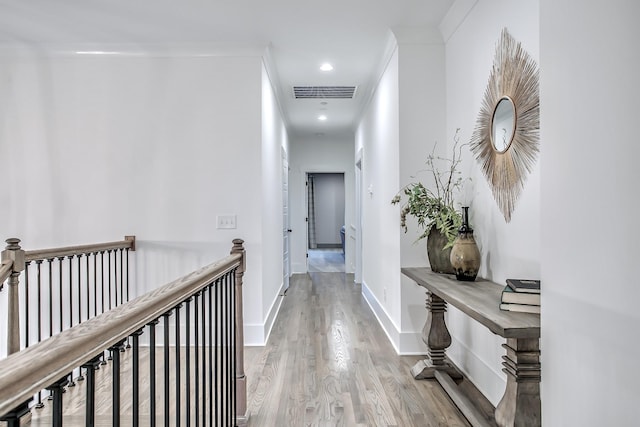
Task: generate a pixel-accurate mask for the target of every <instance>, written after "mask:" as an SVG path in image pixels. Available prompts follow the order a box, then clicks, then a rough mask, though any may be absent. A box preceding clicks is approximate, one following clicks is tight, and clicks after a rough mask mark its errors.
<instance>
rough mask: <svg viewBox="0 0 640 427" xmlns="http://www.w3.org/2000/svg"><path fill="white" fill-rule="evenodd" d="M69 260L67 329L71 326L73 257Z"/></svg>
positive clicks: (70, 256)
mask: <svg viewBox="0 0 640 427" xmlns="http://www.w3.org/2000/svg"><path fill="white" fill-rule="evenodd" d="M67 258H68V259H69V328H71V327H72V326H73V265H72V263H73V255H69V256H68V257H67Z"/></svg>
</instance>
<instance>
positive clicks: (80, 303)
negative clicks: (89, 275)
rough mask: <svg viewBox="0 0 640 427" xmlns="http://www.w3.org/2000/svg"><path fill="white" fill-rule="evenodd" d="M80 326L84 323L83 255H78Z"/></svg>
mask: <svg viewBox="0 0 640 427" xmlns="http://www.w3.org/2000/svg"><path fill="white" fill-rule="evenodd" d="M77 256H78V260H77V263H78V325H79V324H80V323H82V279H81V277H82V272H81V269H82V254H78V255H77Z"/></svg>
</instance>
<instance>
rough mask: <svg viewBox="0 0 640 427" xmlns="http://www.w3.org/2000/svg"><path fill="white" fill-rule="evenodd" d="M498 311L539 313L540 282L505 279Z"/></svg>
mask: <svg viewBox="0 0 640 427" xmlns="http://www.w3.org/2000/svg"><path fill="white" fill-rule="evenodd" d="M500 309H501V310H508V311H520V312H524V313H540V280H528V279H507V286H505V287H504V290H503V291H502V300H501V302H500Z"/></svg>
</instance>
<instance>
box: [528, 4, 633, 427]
mask: <svg viewBox="0 0 640 427" xmlns="http://www.w3.org/2000/svg"><path fill="white" fill-rule="evenodd" d="M638 18H640V3H638V2H633V1H625V0H613V1H609V2H581V1H578V0H560V1H556V0H540V28H541V31H540V53H541V59H540V65H541V69H542V73H541V102H542V107H543V108H542V117H541V126H542V129H541V130H542V135H541V138H542V140H543V144H544V145H543V151H542V159H541V160H542V161H541V165H542V173H541V176H542V179H541V195H542V197H541V202H542V205H541V223H542V227H541V232H542V238H541V240H542V245H541V251H540V252H541V264H542V281H543V282H542V283H543V284H544V288H543V289H542V294H541V297H542V356H541V359H542V399H543V406H542V416H543V425H547V426H585V427H599V426H632V425H637V424H638V402H640V370H639V369H638V365H637V361H638V360H640V342H638V339H637V337H638V326H639V325H640V314H639V311H638V300H640V287H639V286H638V274H637V272H638V258H639V257H640V248H639V247H638V245H637V236H638V228H637V222H638V208H639V206H640V204H639V202H638V183H639V182H640V168H638V159H639V158H640V145H639V144H638V119H637V116H638V114H637V99H638V98H639V97H640V86H639V85H638V76H640V49H639V48H638V40H640V26H638ZM568 396H571V398H570V399H569V398H568Z"/></svg>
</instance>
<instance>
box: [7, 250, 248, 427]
mask: <svg viewBox="0 0 640 427" xmlns="http://www.w3.org/2000/svg"><path fill="white" fill-rule="evenodd" d="M233 243H234V245H233V248H232V250H231V255H229V256H228V257H226V258H224V259H222V260H219V261H217V262H214V263H212V264H210V265H208V266H206V267H203V268H201V269H199V270H196V271H194V272H192V273H190V274H188V275H186V276H183V277H181V278H179V279H177V280H175V281H173V282H170V283H168V284H167V285H165V286H163V287H161V288H158V289H156V290H154V291H151V292H149V293H147V294H144V295H142V296H140V297H137V298H135V299H133V300H131V301H129V302H125V303H123V304H122V305H119V306H117V307H115V308H113V309H112V310H109V311H105V312H104V313H101V314H98V315H97V316H95V317H92V318H90V319H88V320H86V321H84V322H81V323H78V324H76V325H74V326H73V327H71V328H69V329H66V330H64V331H62V332H60V333H58V334H55V335H52V336H50V337H48V338H47V339H44V340H43V341H41V342H39V343H37V344H35V345H32V346H30V347H28V348H26V349H24V350H22V351H19V352H16V353H13V354H11V355H9V356H8V357H7V358H6V359H4V360H0V420H3V421H6V422H7V425H8V427H17V426H19V424H20V417H21V416H22V415H24V414H25V413H26V412H28V411H29V407H30V405H31V400H32V399H33V397H34V396H35V395H37V394H38V393H39V391H40V390H43V389H48V390H50V391H51V393H52V399H53V410H52V420H51V423H52V425H53V426H61V425H62V420H63V408H64V405H63V392H64V389H65V387H66V386H67V384H68V381H69V377H70V374H71V373H72V372H74V370H76V369H79V368H82V369H85V373H86V376H87V381H85V385H86V395H85V405H84V406H85V410H86V413H85V417H86V425H93V424H94V420H95V409H96V384H95V370H96V369H98V366H99V364H100V358H101V355H102V354H103V353H104V352H105V351H109V352H110V353H111V355H112V357H113V362H112V366H111V367H112V394H111V402H110V404H111V408H112V416H111V417H112V420H111V425H113V426H114V427H117V426H119V425H120V423H121V419H122V417H123V416H124V415H123V414H122V413H121V410H120V409H121V406H120V391H121V383H122V380H124V381H127V382H130V383H131V384H132V385H133V389H132V391H131V393H132V394H131V396H129V397H128V398H130V399H131V402H132V405H131V407H132V408H133V413H131V414H127V415H126V416H127V417H128V416H131V417H132V425H134V426H135V425H139V424H140V420H141V418H144V417H147V418H149V420H150V422H151V425H156V418H157V417H159V416H161V417H164V425H165V426H168V425H176V426H179V425H183V424H185V425H190V424H191V423H192V422H195V423H194V424H195V425H202V426H206V425H209V426H214V425H224V426H227V425H246V423H247V419H248V414H247V411H246V406H247V405H246V378H245V375H244V345H243V342H244V338H243V333H242V331H243V316H242V310H243V309H242V281H243V275H244V271H245V251H244V248H243V246H242V244H243V241H242V240H240V239H236V240H234V241H233ZM4 259H5V258H4V257H3V260H4ZM18 261H19V260H18ZM8 263H9V261H7V262H6V263H5V262H4V261H3V264H2V270H0V272H2V273H1V274H3V275H4V274H6V273H4V272H5V271H6V270H7V267H6V265H7V264H8ZM12 264H14V265H15V264H17V263H16V261H15V260H13V261H12ZM12 274H13V273H12ZM183 307H184V317H183V319H184V325H183V322H181V320H180V315H181V313H183V311H182V308H183ZM172 315H173V316H174V319H175V321H174V327H173V332H172V331H171V326H170V324H169V320H168V319H169V317H170V316H172ZM159 323H162V332H163V337H162V338H161V339H158V337H156V334H155V332H156V328H157V326H158V324H159ZM182 326H184V335H182V336H181V331H182ZM143 335H144V336H145V337H147V339H148V343H149V352H148V357H149V365H148V366H149V368H148V377H145V379H144V381H145V382H147V381H148V382H149V396H148V402H149V404H148V405H146V406H145V407H147V408H148V411H147V412H148V413H145V414H141V413H140V406H141V405H139V402H140V399H141V396H140V387H139V385H140V384H141V373H140V360H139V359H140V352H139V350H140V337H141V336H143ZM129 339H131V340H132V342H133V352H132V354H133V361H132V363H133V370H132V374H131V375H132V377H131V378H121V372H120V357H121V356H120V353H121V351H123V347H124V344H125V342H126V341H127V340H129ZM192 339H193V341H192ZM171 340H173V343H174V346H173V347H174V351H175V356H174V357H171V358H170V354H169V352H170V348H171ZM158 341H160V343H161V347H162V350H163V355H164V357H163V358H162V359H163V363H162V366H163V368H164V369H163V370H160V369H157V365H156V345H157V343H158ZM182 344H184V345H182ZM183 348H184V349H183ZM183 352H184V353H183ZM183 355H184V358H183V357H182V356H183ZM171 359H172V360H173V362H174V366H173V368H171V366H170V360H171ZM171 369H173V371H172V373H173V375H172V376H173V378H170V370H171ZM163 371H164V375H161V377H162V386H163V387H162V389H163V391H162V392H160V391H159V390H157V384H156V377H157V375H158V374H159V373H162V372H163ZM172 386H173V390H172ZM185 390H186V392H185ZM192 396H193V397H192ZM161 397H163V400H161ZM101 402H104V401H103V400H101ZM158 409H160V410H158ZM170 416H171V417H173V418H174V419H173V420H170V419H169V417H170ZM144 424H147V422H145V423H144Z"/></svg>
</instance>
